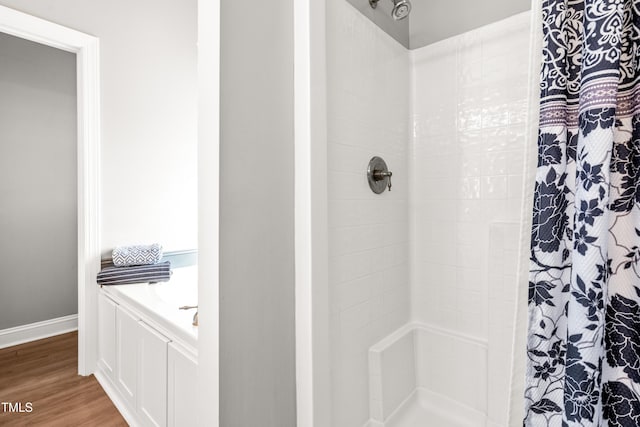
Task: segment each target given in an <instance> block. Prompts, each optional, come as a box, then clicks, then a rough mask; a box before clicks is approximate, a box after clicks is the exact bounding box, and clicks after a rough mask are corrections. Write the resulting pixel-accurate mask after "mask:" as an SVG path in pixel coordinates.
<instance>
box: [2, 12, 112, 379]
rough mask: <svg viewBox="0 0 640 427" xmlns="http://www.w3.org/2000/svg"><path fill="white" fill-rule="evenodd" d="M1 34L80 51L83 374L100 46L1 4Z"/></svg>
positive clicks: (93, 326)
mask: <svg viewBox="0 0 640 427" xmlns="http://www.w3.org/2000/svg"><path fill="white" fill-rule="evenodd" d="M0 32H3V33H6V34H9V35H12V36H16V37H20V38H22V39H25V40H30V41H33V42H36V43H40V44H43V45H46V46H51V47H54V48H56V49H61V50H64V51H67V52H72V53H75V54H76V72H77V77H76V79H77V100H78V102H77V121H78V129H77V132H78V134H77V136H78V138H77V139H78V141H77V169H78V175H77V203H78V207H77V209H78V210H77V214H78V219H77V222H78V373H79V374H80V375H89V374H91V373H92V372H93V371H94V370H95V367H96V360H97V336H96V335H97V315H96V313H97V285H96V274H97V273H98V272H99V271H100V75H99V74H100V65H99V64H100V50H99V39H98V38H97V37H94V36H91V35H89V34H85V33H81V32H79V31H76V30H72V29H70V28H67V27H63V26H61V25H58V24H54V23H52V22H49V21H46V20H43V19H40V18H36V17H35V16H31V15H28V14H26V13H22V12H18V11H16V10H13V9H10V8H8V7H5V6H0Z"/></svg>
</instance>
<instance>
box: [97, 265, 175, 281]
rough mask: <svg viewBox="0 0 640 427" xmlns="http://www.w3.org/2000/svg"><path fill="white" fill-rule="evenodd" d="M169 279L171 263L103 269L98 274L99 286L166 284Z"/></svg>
mask: <svg viewBox="0 0 640 427" xmlns="http://www.w3.org/2000/svg"><path fill="white" fill-rule="evenodd" d="M169 279H171V261H164V262H160V263H158V264H153V265H134V266H130V267H116V266H108V267H104V268H103V269H102V270H101V271H100V273H98V277H97V281H98V284H99V285H129V284H134V283H156V282H167V281H169Z"/></svg>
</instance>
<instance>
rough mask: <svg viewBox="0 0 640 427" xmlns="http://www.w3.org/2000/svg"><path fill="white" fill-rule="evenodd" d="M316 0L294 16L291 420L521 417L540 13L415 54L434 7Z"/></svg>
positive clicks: (338, 423)
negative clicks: (417, 30) (376, 186)
mask: <svg viewBox="0 0 640 427" xmlns="http://www.w3.org/2000/svg"><path fill="white" fill-rule="evenodd" d="M321 3H323V4H322V5H313V4H311V3H310V5H309V6H308V9H305V8H304V7H301V8H299V9H298V10H297V11H296V22H297V24H296V69H297V71H296V73H297V74H296V114H297V116H298V117H297V118H296V169H297V170H296V199H297V202H296V258H297V259H296V293H297V295H296V307H297V309H296V310H297V314H296V328H297V335H296V336H297V344H296V345H297V355H296V357H297V375H298V379H297V380H298V421H299V425H312V424H309V423H313V425H316V426H324V425H327V426H332V427H383V426H384V427H413V426H420V427H423V426H426V427H429V426H434V427H435V426H437V427H455V426H489V427H499V426H500V427H506V426H510V425H521V424H522V413H523V409H522V406H523V403H522V390H523V381H524V357H525V355H524V354H523V350H521V349H524V348H525V346H524V344H523V343H524V328H525V327H526V314H525V312H526V289H527V281H526V269H527V268H528V264H527V260H528V246H529V230H530V217H531V213H530V212H531V198H532V192H533V175H534V169H535V166H536V165H535V150H536V148H535V140H536V139H535V128H536V121H537V119H536V116H537V110H536V108H535V105H536V102H537V99H538V94H537V92H538V89H537V88H538V84H537V76H538V69H539V65H538V64H539V62H536V61H537V56H536V55H534V54H533V52H537V51H538V49H537V47H536V46H535V43H534V42H535V39H536V38H535V37H533V36H534V35H535V34H536V29H537V26H538V24H537V22H538V21H539V18H538V17H537V16H532V14H531V12H530V11H524V12H519V13H515V14H510V15H509V16H507V17H504V18H502V19H500V20H497V21H494V22H490V23H488V24H486V25H483V26H480V27H475V28H473V29H470V30H468V31H464V32H463V33H459V34H454V35H448V36H447V37H446V38H444V39H441V40H438V41H435V42H431V43H428V44H426V45H424V46H419V47H417V46H415V44H414V45H413V46H412V40H411V37H409V36H408V35H407V34H409V33H408V31H409V30H408V28H410V26H413V25H417V24H416V23H415V22H413V21H412V17H413V14H414V13H416V12H419V9H420V8H423V9H424V8H429V7H430V6H429V3H430V2H417V1H414V2H413V10H412V7H411V4H410V3H409V2H406V1H402V2H400V1H392V0H379V1H371V2H369V1H368V0H349V1H347V0H328V1H327V2H321ZM369 3H371V4H369ZM436 3H437V2H436ZM450 3H451V2H447V4H448V5H450ZM373 6H376V8H375V9H374V8H373ZM400 8H402V10H399V9H400ZM449 9H452V8H451V7H449ZM533 10H538V9H536V8H535V5H534V9H533ZM407 14H409V16H408V17H407V16H406V15H407ZM401 15H404V16H401ZM398 18H400V19H398ZM402 18H405V19H402ZM447 19H450V20H454V19H457V17H456V15H455V12H453V11H452V12H451V14H450V15H449V16H448V17H447ZM374 21H375V22H374ZM532 22H533V25H532ZM394 25H399V26H405V27H393V26H394ZM402 28H404V30H403V29H402ZM403 31H405V32H404V33H403ZM422 33H423V34H422V36H424V37H427V36H429V34H428V33H429V32H428V31H426V30H425V31H423V32H422ZM425 34H426V35H425ZM374 157H379V158H382V159H384V161H385V162H386V165H387V167H388V170H389V171H390V172H391V174H390V176H389V177H388V178H389V179H391V180H392V186H391V187H390V188H385V189H384V190H386V191H382V192H381V193H380V194H376V192H373V191H371V189H370V188H369V185H368V181H367V167H368V163H369V161H370V160H371V159H372V158H374ZM379 178H380V179H382V178H383V177H382V176H379ZM384 178H385V179H386V178H387V177H386V176H385V177H384ZM385 182H386V181H385ZM514 349H515V350H514Z"/></svg>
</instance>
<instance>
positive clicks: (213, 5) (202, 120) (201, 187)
mask: <svg viewBox="0 0 640 427" xmlns="http://www.w3.org/2000/svg"><path fill="white" fill-rule="evenodd" d="M219 182H220V0H199V1H198V304H199V309H198V317H199V322H200V323H199V324H200V326H198V384H197V387H198V393H197V395H198V402H197V411H198V426H202V427H204V426H206V427H218V425H219V422H220V421H219V404H220V399H219V395H220V390H219V363H218V360H219V326H218V325H219V318H218V313H219V312H220V310H219V293H218V289H219V286H218V264H219V263H218V259H219V257H218V235H219V216H220V214H219V196H218V195H219V186H218V183H219Z"/></svg>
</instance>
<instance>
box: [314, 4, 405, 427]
mask: <svg viewBox="0 0 640 427" xmlns="http://www.w3.org/2000/svg"><path fill="white" fill-rule="evenodd" d="M326 33H327V118H328V157H327V159H328V169H329V170H328V171H327V173H328V176H327V178H328V181H327V186H328V199H329V291H330V316H331V320H330V325H331V329H330V336H331V345H330V347H331V366H332V376H331V380H332V386H331V387H332V391H331V396H332V399H333V400H332V416H333V419H332V421H331V426H332V427H353V426H358V427H359V426H362V425H363V424H364V423H365V422H366V421H367V420H368V419H369V402H368V393H369V384H368V371H367V366H368V364H367V360H368V359H367V351H368V349H369V347H370V346H371V345H373V344H374V343H376V342H377V341H378V340H380V339H381V338H382V337H384V336H386V335H388V334H389V333H391V332H392V331H393V330H395V329H396V328H398V327H400V326H401V325H403V324H404V323H406V322H407V321H408V320H409V307H410V304H409V277H408V269H409V264H408V261H409V246H408V212H407V206H408V195H409V190H408V159H407V150H408V141H409V118H410V115H409V77H410V74H409V66H410V63H409V55H408V52H407V50H406V49H405V48H404V47H403V46H402V45H400V44H399V43H398V42H396V41H395V40H394V39H392V38H391V37H390V36H388V35H387V34H386V33H384V32H383V31H382V30H380V29H379V28H378V27H377V26H375V25H374V24H373V23H372V22H371V21H369V20H368V19H367V18H366V17H364V16H363V15H362V14H361V13H359V12H358V11H357V10H356V9H354V8H353V7H352V6H351V5H350V4H349V3H347V2H346V1H344V0H331V1H329V2H327V30H326ZM375 155H377V156H381V157H383V158H384V159H385V160H386V162H387V165H388V167H389V169H390V170H391V171H392V172H393V177H392V184H393V187H392V191H391V192H387V191H385V192H384V193H382V194H380V195H377V194H374V193H373V192H372V191H371V190H370V189H369V186H368V184H367V178H366V170H367V165H368V162H369V159H371V157H373V156H375Z"/></svg>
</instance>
